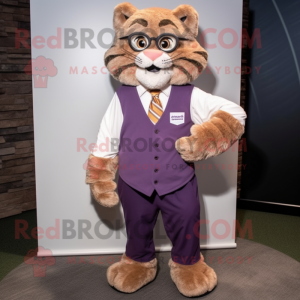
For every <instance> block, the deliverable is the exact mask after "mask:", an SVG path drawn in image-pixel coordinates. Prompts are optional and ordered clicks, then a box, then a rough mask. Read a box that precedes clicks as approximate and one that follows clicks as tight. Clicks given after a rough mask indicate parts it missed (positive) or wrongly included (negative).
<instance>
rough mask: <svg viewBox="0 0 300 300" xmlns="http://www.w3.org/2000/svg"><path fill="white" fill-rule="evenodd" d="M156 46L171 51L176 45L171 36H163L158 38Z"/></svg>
mask: <svg viewBox="0 0 300 300" xmlns="http://www.w3.org/2000/svg"><path fill="white" fill-rule="evenodd" d="M158 46H159V48H160V49H161V50H163V51H167V52H169V51H173V50H174V49H175V48H176V47H177V41H176V39H175V38H174V37H172V36H165V37H162V38H161V39H160V40H159V42H158Z"/></svg>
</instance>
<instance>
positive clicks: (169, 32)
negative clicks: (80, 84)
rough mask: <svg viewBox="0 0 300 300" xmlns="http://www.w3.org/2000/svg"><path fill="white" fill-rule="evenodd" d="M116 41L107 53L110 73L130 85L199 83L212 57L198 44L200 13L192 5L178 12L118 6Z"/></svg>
mask: <svg viewBox="0 0 300 300" xmlns="http://www.w3.org/2000/svg"><path fill="white" fill-rule="evenodd" d="M113 25H114V29H115V32H116V34H115V39H114V42H113V45H112V46H111V48H110V49H109V50H108V51H107V52H106V53H105V65H106V67H107V69H108V70H109V72H110V74H111V75H112V76H113V77H114V78H115V79H116V80H118V81H120V82H122V83H123V84H126V85H133V86H137V85H140V84H142V85H143V86H145V87H146V88H148V89H161V88H163V87H164V86H166V85H168V84H172V85H184V84H186V83H189V82H191V81H193V80H195V79H196V78H197V77H198V76H199V75H200V74H201V72H202V71H203V70H204V69H205V67H206V65H207V57H208V54H207V52H206V51H205V49H204V48H202V47H201V46H200V44H199V43H198V42H197V40H196V37H197V35H198V14H197V12H196V10H195V9H194V8H193V7H191V6H189V5H180V6H178V7H177V8H176V9H174V10H169V9H164V8H147V9H142V10H138V9H137V8H136V7H134V6H133V5H131V4H130V3H127V2H126V3H121V4H119V5H118V6H116V7H115V10H114V19H113Z"/></svg>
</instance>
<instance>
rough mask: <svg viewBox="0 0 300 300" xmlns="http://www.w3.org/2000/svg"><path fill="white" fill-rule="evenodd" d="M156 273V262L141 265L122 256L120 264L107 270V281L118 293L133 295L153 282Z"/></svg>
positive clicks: (154, 260)
mask: <svg viewBox="0 0 300 300" xmlns="http://www.w3.org/2000/svg"><path fill="white" fill-rule="evenodd" d="M156 271H157V260H156V258H154V259H153V260H151V261H149V262H146V263H141V262H137V261H134V260H132V259H130V258H129V257H127V256H126V255H125V254H123V256H122V259H121V261H120V262H117V263H115V264H113V265H111V266H110V267H109V268H108V269H107V273H106V276H107V281H108V283H109V284H110V285H111V286H113V287H115V288H116V289H117V290H119V291H120V292H124V293H133V292H135V291H137V290H138V289H140V288H141V287H143V286H144V285H146V284H147V283H149V282H151V281H153V280H154V278H155V275H156Z"/></svg>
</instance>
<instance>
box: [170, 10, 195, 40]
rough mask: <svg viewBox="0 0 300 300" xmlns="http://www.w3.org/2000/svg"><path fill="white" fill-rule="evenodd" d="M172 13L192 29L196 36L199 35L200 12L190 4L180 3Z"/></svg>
mask: <svg viewBox="0 0 300 300" xmlns="http://www.w3.org/2000/svg"><path fill="white" fill-rule="evenodd" d="M172 13H173V14H174V15H175V16H176V17H177V18H178V19H179V20H180V21H181V22H182V23H183V24H185V25H186V27H187V28H188V29H189V30H190V32H191V33H192V34H193V36H194V37H196V36H197V35H198V13H197V11H196V10H195V9H194V7H192V6H190V5H179V6H177V7H176V8H175V9H173V11H172Z"/></svg>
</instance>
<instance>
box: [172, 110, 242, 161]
mask: <svg viewBox="0 0 300 300" xmlns="http://www.w3.org/2000/svg"><path fill="white" fill-rule="evenodd" d="M243 133H244V126H243V125H241V123H240V122H239V121H238V120H237V119H235V118H234V117H233V116H232V115H230V114H229V113H227V112H225V111H222V110H218V111H217V112H215V113H214V114H213V115H212V116H211V119H210V120H209V121H207V122H204V123H203V124H201V125H198V124H197V125H193V126H192V127H191V134H192V135H191V136H189V137H182V138H180V139H178V140H177V141H176V149H177V151H178V152H179V153H180V155H181V157H182V158H183V159H184V160H185V161H189V162H194V161H198V160H202V159H207V158H209V157H212V156H216V155H219V154H221V153H223V152H224V151H226V150H227V149H228V148H229V147H230V146H231V145H232V144H233V143H234V142H235V141H237V140H238V139H239V138H240V137H241V136H242V134H243Z"/></svg>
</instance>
